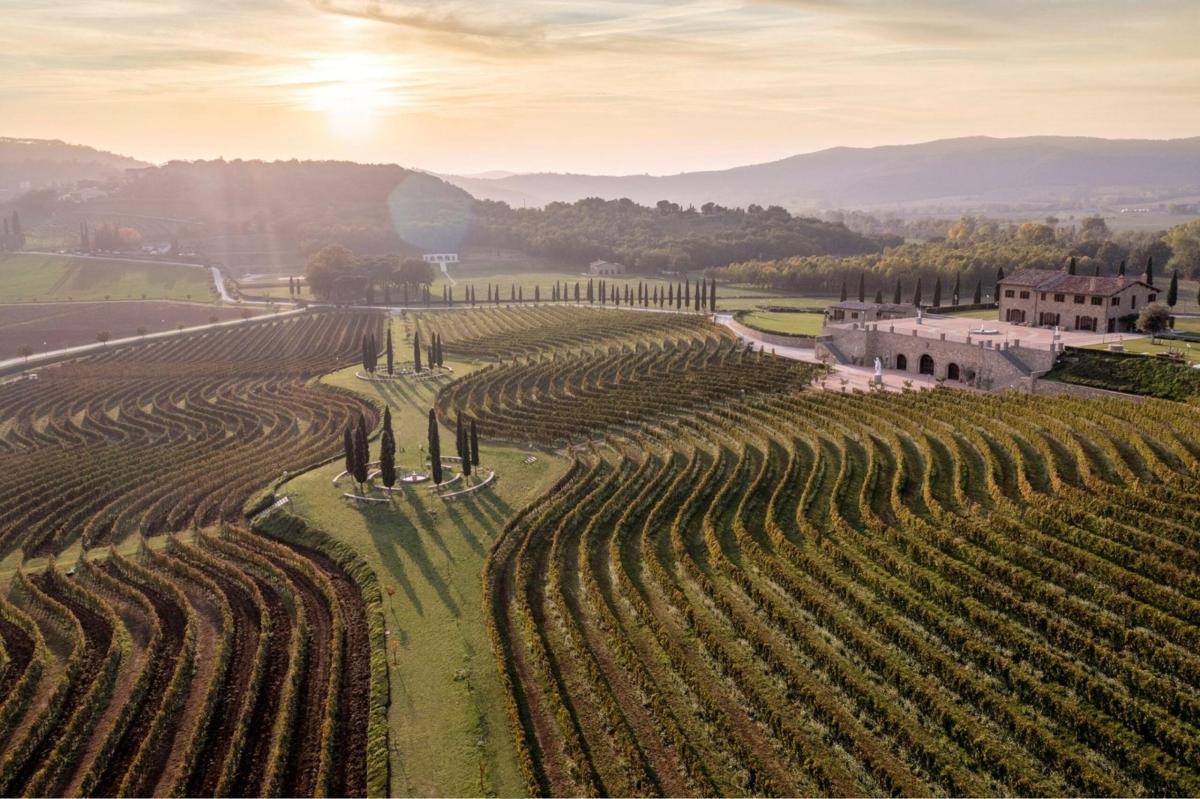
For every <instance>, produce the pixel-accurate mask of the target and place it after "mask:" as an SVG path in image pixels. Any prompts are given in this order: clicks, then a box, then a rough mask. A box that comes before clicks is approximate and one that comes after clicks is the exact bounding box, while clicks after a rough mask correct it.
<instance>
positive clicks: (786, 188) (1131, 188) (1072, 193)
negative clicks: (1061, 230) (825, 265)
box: [446, 136, 1200, 209]
mask: <svg viewBox="0 0 1200 799" xmlns="http://www.w3.org/2000/svg"><path fill="white" fill-rule="evenodd" d="M446 179H447V180H449V181H450V182H451V183H454V184H455V185H457V186H460V187H462V188H463V189H465V190H466V191H468V192H470V193H471V194H472V195H474V196H475V197H479V198H481V199H492V200H500V201H504V202H507V203H509V204H510V205H515V206H520V205H522V204H525V205H530V206H540V205H544V204H546V203H548V202H553V201H565V202H573V201H574V200H578V199H581V198H584V197H601V198H605V199H615V198H621V197H628V198H629V199H631V200H634V201H635V202H638V203H643V204H653V203H655V202H657V201H658V200H670V201H672V202H677V203H680V204H683V205H689V204H694V205H697V206H699V205H701V204H703V203H705V202H710V201H711V202H716V203H720V204H723V205H733V206H746V205H749V204H751V203H756V204H759V205H772V204H775V205H782V206H784V207H786V208H790V209H821V208H863V209H870V208H901V207H906V206H909V207H911V206H917V205H934V204H940V205H947V206H950V205H953V206H958V207H964V208H965V207H972V206H988V205H1003V204H1038V203H1044V204H1047V205H1054V204H1056V203H1058V204H1077V203H1087V202H1091V203H1117V202H1121V203H1136V202H1149V201H1161V200H1169V199H1173V198H1177V197H1189V198H1194V197H1195V196H1196V195H1197V194H1200V137H1196V138H1190V139H1172V140H1166V141H1153V140H1145V139H1120V140H1110V139H1096V138H1083V137H1059V136H1031V137H1024V138H1011V139H996V138H989V137H984V136H975V137H969V138H959V139H943V140H940V141H932V142H926V143H924V144H911V145H893V146H886V147H871V148H855V147H835V148H833V149H829V150H822V151H820V152H815V153H807V154H804V155H796V156H792V157H791V158H785V159H783V160H781V161H773V162H770V163H765V164H755V165H751V166H742V167H735V168H733V169H724V170H717V171H710V172H685V173H681V174H677V175H666V176H651V175H626V176H601V175H574V174H556V173H540V174H526V175H513V176H510V177H501V178H494V179H486V178H480V177H478V176H476V177H453V176H446Z"/></svg>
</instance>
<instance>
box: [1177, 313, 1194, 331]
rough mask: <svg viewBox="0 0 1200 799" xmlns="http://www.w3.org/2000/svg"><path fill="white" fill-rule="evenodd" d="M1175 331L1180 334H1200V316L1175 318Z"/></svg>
mask: <svg viewBox="0 0 1200 799" xmlns="http://www.w3.org/2000/svg"><path fill="white" fill-rule="evenodd" d="M1175 329H1176V330H1178V331H1180V332H1188V333H1200V316H1177V317H1175Z"/></svg>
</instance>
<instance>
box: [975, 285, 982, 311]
mask: <svg viewBox="0 0 1200 799" xmlns="http://www.w3.org/2000/svg"><path fill="white" fill-rule="evenodd" d="M975 304H976V305H982V304H983V281H982V280H976V281H975Z"/></svg>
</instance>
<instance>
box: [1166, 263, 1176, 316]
mask: <svg viewBox="0 0 1200 799" xmlns="http://www.w3.org/2000/svg"><path fill="white" fill-rule="evenodd" d="M1177 302H1179V270H1178V269H1176V270H1175V271H1174V272H1172V273H1171V285H1170V286H1169V287H1168V288H1167V305H1168V306H1169V307H1171V308H1174V307H1175V303H1177Z"/></svg>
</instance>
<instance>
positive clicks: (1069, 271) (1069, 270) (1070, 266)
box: [1067, 255, 1075, 275]
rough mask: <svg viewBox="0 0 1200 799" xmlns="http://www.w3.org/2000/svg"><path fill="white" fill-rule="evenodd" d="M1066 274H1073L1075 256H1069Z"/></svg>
mask: <svg viewBox="0 0 1200 799" xmlns="http://www.w3.org/2000/svg"><path fill="white" fill-rule="evenodd" d="M1067 274H1068V275H1073V274H1075V256H1074V255H1072V256H1071V260H1070V261H1067Z"/></svg>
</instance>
